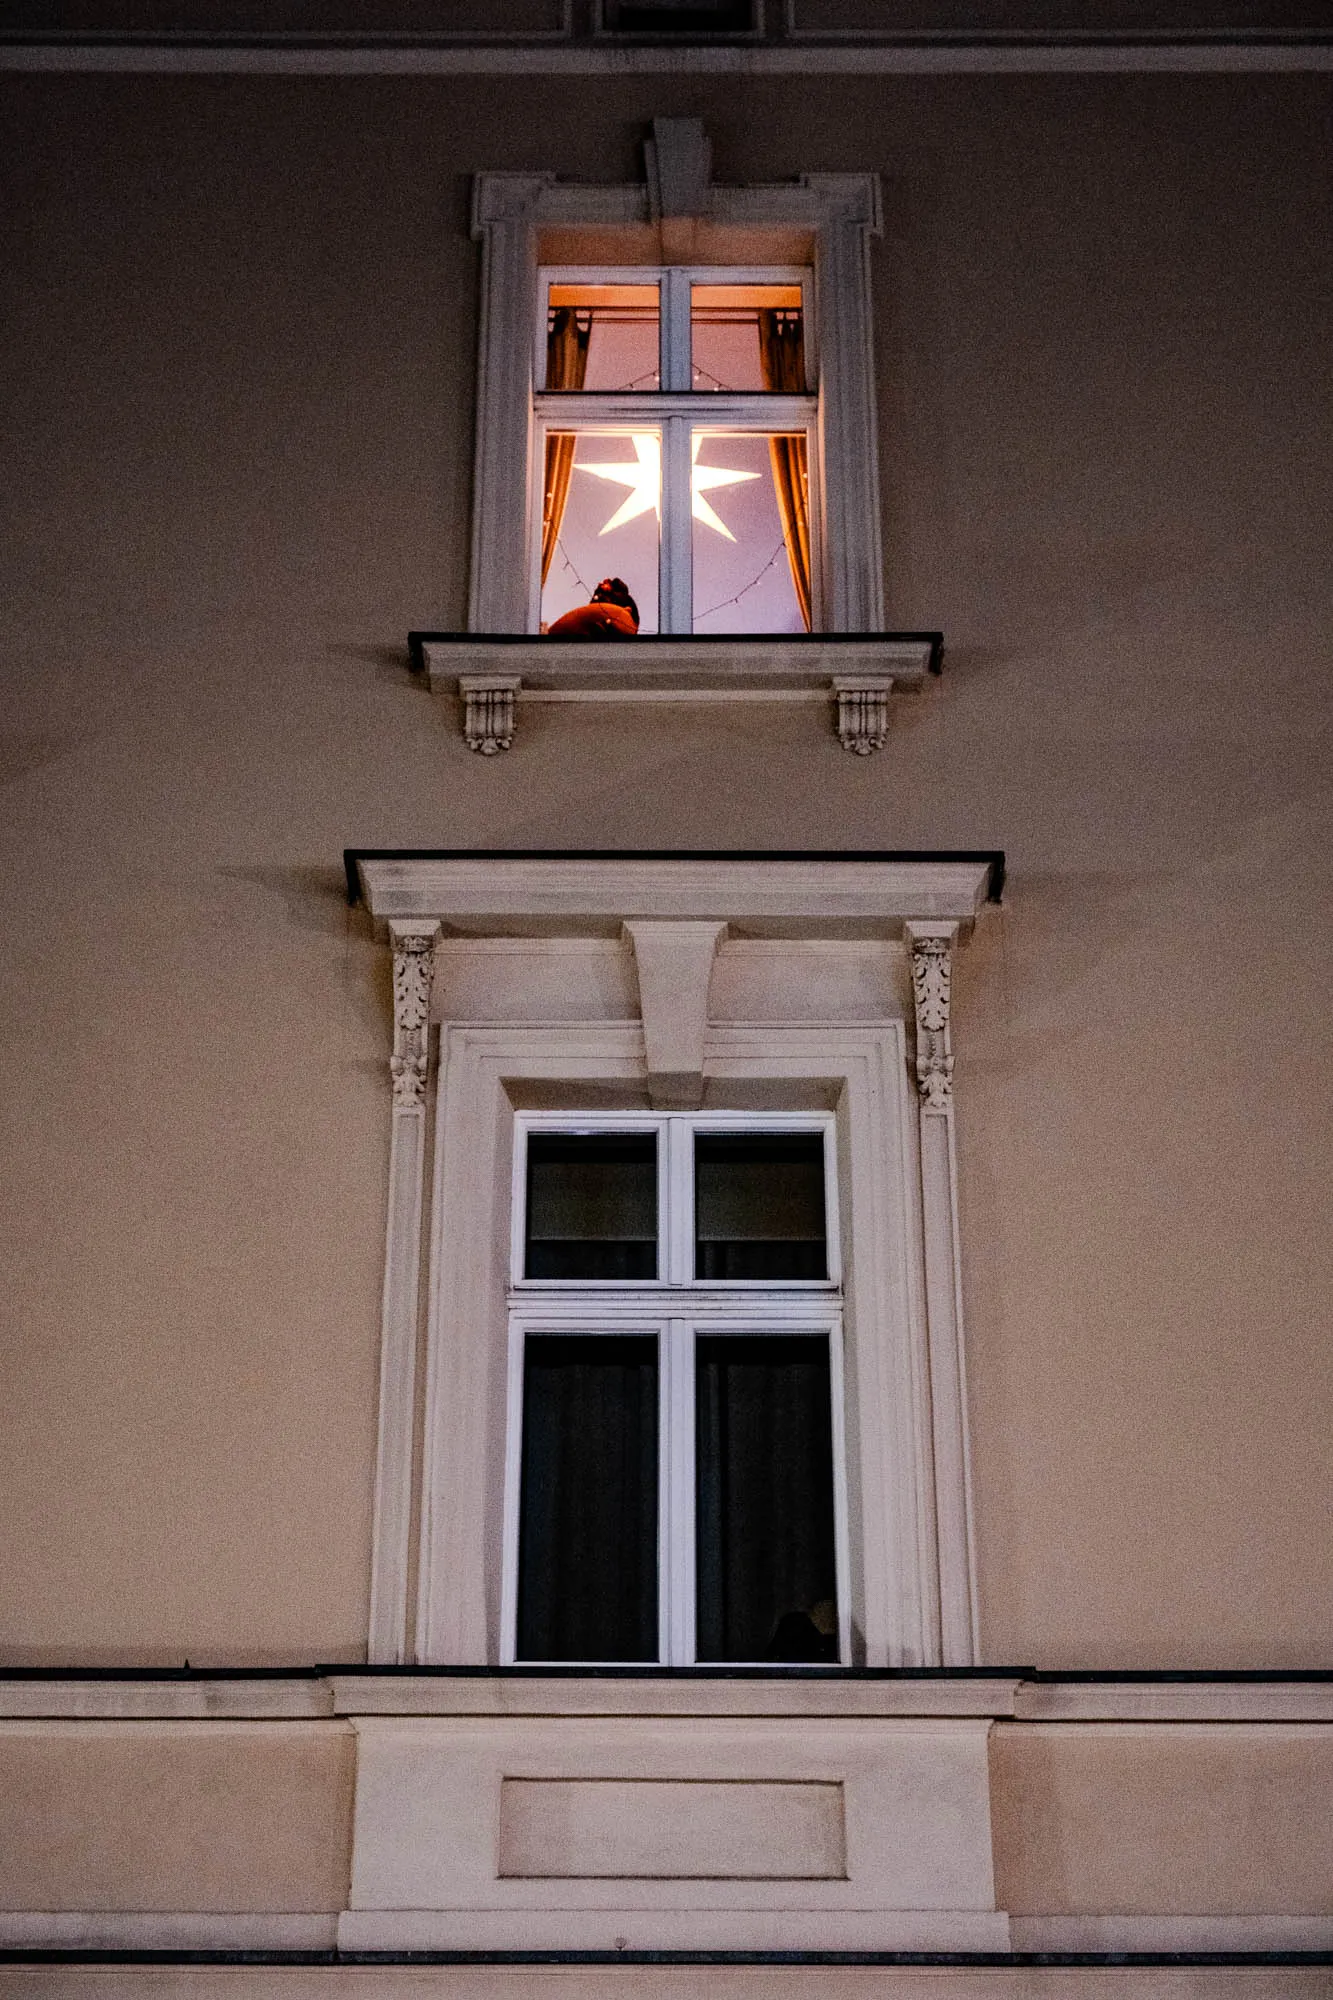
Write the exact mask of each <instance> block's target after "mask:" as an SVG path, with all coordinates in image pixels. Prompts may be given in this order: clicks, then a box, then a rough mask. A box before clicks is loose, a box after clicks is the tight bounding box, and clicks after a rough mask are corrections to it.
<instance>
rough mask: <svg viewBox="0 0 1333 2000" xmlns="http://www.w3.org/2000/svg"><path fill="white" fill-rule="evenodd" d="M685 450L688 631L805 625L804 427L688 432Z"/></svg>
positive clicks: (807, 516) (807, 536)
mask: <svg viewBox="0 0 1333 2000" xmlns="http://www.w3.org/2000/svg"><path fill="white" fill-rule="evenodd" d="M693 454H694V472H693V493H692V502H691V510H692V513H693V517H694V518H693V556H694V585H693V588H694V629H695V631H696V632H804V631H807V630H808V629H809V624H810V613H809V603H810V491H809V478H808V471H807V453H806V441H805V433H804V432H799V433H795V434H792V435H787V434H785V433H784V434H779V433H776V432H774V433H772V434H769V433H765V432H761V431H696V432H695V433H694V439H693Z"/></svg>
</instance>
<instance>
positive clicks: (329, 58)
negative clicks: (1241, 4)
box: [0, 34, 1333, 79]
mask: <svg viewBox="0 0 1333 2000" xmlns="http://www.w3.org/2000/svg"><path fill="white" fill-rule="evenodd" d="M1329 69H1333V35H1324V34H1310V35H1299V36H1284V35H1245V34H1235V35H1217V36H1208V37H1203V38H1195V37H1179V38H1172V39H1158V38H1156V37H1147V36H1144V37H1139V38H1133V37H1119V36H1104V37H1088V36H1079V35H1072V34H1071V35H1069V36H1068V37H1064V36H1056V35H1048V36H1045V37H1043V38H1042V39H1040V40H1027V39H1017V38H1015V39H1002V38H999V37H985V36H978V37H962V36H960V37H956V38H952V39H949V38H943V37H941V38H933V37H926V36H919V37H902V38H898V39H894V40H885V41H858V42H855V43H851V42H841V41H830V40H822V39H819V40H817V39H815V38H813V37H812V38H811V39H809V40H806V39H804V38H800V39H797V38H793V39H792V40H790V41H789V42H787V43H785V44H762V45H760V44H740V45H736V44H730V45H727V44H722V45H716V46H703V45H699V44H695V45H682V46H675V47H672V46H664V45H662V44H660V43H656V44H653V43H650V44H634V43H627V44H617V45H615V46H610V45H606V44H600V43H599V44H587V43H583V44H580V43H574V42H569V41H565V40H563V39H560V40H550V41H537V40H533V41H530V42H523V43H501V42H486V43H478V42H453V41H449V40H447V39H445V38H443V37H439V36H429V35H422V36H419V37H415V36H412V35H407V34H404V35H377V36H376V35H353V34H347V35H327V36H318V35H303V36H299V35H292V36H284V35H277V34H274V35H246V36H240V35H237V36H223V35H198V36H190V35H162V36H149V35H132V34H125V35H115V34H108V35H105V36H101V35H97V36H94V35H86V36H77V37H65V36H59V35H46V36H42V35H10V36H6V37H2V38H0V70H7V71H11V72H39V73H42V72H44V73H48V74H50V73H57V74H60V73H64V74H100V75H111V74H119V75H158V76H161V75H168V76H170V75H175V76H216V75H237V76H243V75H252V76H459V77H462V76H592V77H598V76H608V77H614V76H631V75H657V76H769V77H773V76H776V77H784V76H790V77H792V78H795V79H804V78H806V77H808V76H816V75H822V76H856V75H862V76H894V75H898V76H922V75H936V76H949V75H1006V74H1028V75H1069V74H1092V75H1096V74H1102V73H1114V74H1119V75H1124V74H1159V73H1174V74H1183V75H1190V74H1217V73H1232V74H1252V73H1265V74H1282V73H1300V72H1305V71H1323V70H1329Z"/></svg>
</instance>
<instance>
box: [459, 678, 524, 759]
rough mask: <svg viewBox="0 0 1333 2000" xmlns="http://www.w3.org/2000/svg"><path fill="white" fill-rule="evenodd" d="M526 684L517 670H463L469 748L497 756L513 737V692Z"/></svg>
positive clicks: (462, 685)
mask: <svg viewBox="0 0 1333 2000" xmlns="http://www.w3.org/2000/svg"><path fill="white" fill-rule="evenodd" d="M522 685H523V683H522V681H521V679H520V678H519V676H518V675H517V674H460V675H459V677H458V692H459V694H460V695H461V696H462V699H463V704H464V707H463V735H464V737H465V739H466V741H467V747H468V749H469V750H476V751H477V752H479V754H480V755H481V756H483V757H494V756H495V754H496V752H497V751H500V750H507V749H508V748H509V746H510V744H511V743H512V742H513V740H514V696H515V695H516V694H517V693H518V691H519V689H520V687H521V686H522Z"/></svg>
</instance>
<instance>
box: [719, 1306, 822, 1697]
mask: <svg viewBox="0 0 1333 2000" xmlns="http://www.w3.org/2000/svg"><path fill="white" fill-rule="evenodd" d="M695 1454H696V1470H695V1478H696V1487H697V1509H698V1511H697V1526H696V1534H697V1562H698V1575H697V1590H698V1604H697V1618H698V1628H697V1645H696V1652H697V1657H698V1658H699V1659H700V1660H779V1659H780V1660H788V1661H795V1660H836V1659H837V1656H838V1654H837V1639H836V1623H835V1622H834V1621H835V1617H836V1611H835V1600H836V1595H837V1582H836V1575H837V1571H836V1563H835V1559H834V1540H833V1427H832V1403H831V1397H830V1390H829V1345H828V1340H827V1337H825V1336H816V1335H810V1334H803V1335H782V1334H753V1335H748V1336H741V1335H725V1336H723V1335H708V1336H703V1335H701V1336H700V1337H699V1339H698V1341H697V1343H696V1348H695ZM821 1627H826V1628H829V1629H827V1630H823V1629H821Z"/></svg>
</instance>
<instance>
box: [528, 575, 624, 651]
mask: <svg viewBox="0 0 1333 2000" xmlns="http://www.w3.org/2000/svg"><path fill="white" fill-rule="evenodd" d="M638 630H639V607H638V605H637V604H636V603H635V602H634V599H633V598H632V597H631V596H630V594H629V591H628V589H627V588H626V585H625V583H624V580H623V579H622V578H621V577H618V576H604V577H603V578H602V580H601V582H600V583H599V584H598V586H597V588H596V590H594V592H593V594H592V603H591V604H580V605H578V606H576V608H575V609H574V610H573V611H567V612H566V613H565V615H564V617H563V618H557V619H556V621H555V623H554V624H553V625H552V626H550V627H549V630H548V637H550V638H552V639H633V638H635V637H637V635H638Z"/></svg>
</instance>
